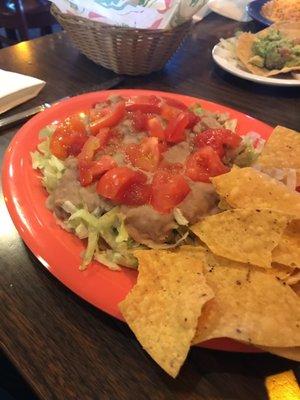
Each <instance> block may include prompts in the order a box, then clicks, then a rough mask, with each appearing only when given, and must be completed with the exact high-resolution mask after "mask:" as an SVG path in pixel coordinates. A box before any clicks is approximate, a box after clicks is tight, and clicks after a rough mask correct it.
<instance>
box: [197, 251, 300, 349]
mask: <svg viewBox="0 0 300 400" xmlns="http://www.w3.org/2000/svg"><path fill="white" fill-rule="evenodd" d="M205 277H206V281H207V283H208V285H209V286H210V287H211V288H212V289H213V291H214V293H215V297H214V298H213V299H212V300H210V301H209V302H208V303H207V304H206V305H205V306H204V307H203V311H202V314H201V316H200V318H199V322H198V327H197V332H196V335H195V337H194V340H193V343H194V344H198V343H201V342H203V341H205V340H208V339H214V338H222V337H228V338H232V339H235V340H238V341H241V342H245V343H250V344H253V345H260V346H269V347H293V346H298V345H299V343H300V298H299V297H298V296H297V295H296V293H294V292H293V290H292V289H291V288H290V287H289V286H288V285H285V284H283V283H281V282H280V281H279V280H277V279H276V278H275V277H274V276H272V275H271V274H269V273H267V272H265V271H263V270H260V269H258V268H257V269H256V268H247V267H246V266H245V265H244V264H241V263H237V262H234V261H230V260H227V259H225V258H222V257H217V256H214V255H213V254H211V253H210V254H208V256H207V267H206V269H205Z"/></svg>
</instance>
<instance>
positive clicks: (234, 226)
mask: <svg viewBox="0 0 300 400" xmlns="http://www.w3.org/2000/svg"><path fill="white" fill-rule="evenodd" d="M287 222H288V219H287V217H286V216H284V215H283V214H282V213H278V212H276V211H271V210H251V209H235V210H228V211H224V212H222V213H219V214H215V215H211V216H209V217H206V218H204V219H203V220H202V221H200V222H198V223H197V224H195V225H193V226H192V227H191V230H192V231H193V232H194V233H195V235H197V236H198V237H199V238H200V239H201V240H202V241H203V242H204V243H205V244H206V245H207V246H208V247H209V249H210V250H211V251H212V252H213V253H214V254H217V255H219V256H222V257H226V258H229V259H230V260H235V261H240V262H243V263H250V264H254V265H258V266H260V267H263V268H271V262H272V254H271V253H272V250H273V249H274V247H276V246H277V245H278V243H279V241H280V238H281V235H282V233H283V231H284V229H285V227H286V225H287Z"/></svg>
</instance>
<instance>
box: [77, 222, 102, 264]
mask: <svg viewBox="0 0 300 400" xmlns="http://www.w3.org/2000/svg"><path fill="white" fill-rule="evenodd" d="M88 231H89V235H88V245H87V248H86V250H85V252H84V256H83V260H82V263H81V266H80V269H81V270H84V269H86V268H87V266H88V265H89V263H90V262H91V261H92V259H93V258H94V254H95V251H96V249H97V248H98V239H99V232H98V231H97V230H96V229H94V228H93V227H92V226H90V227H89V230H88Z"/></svg>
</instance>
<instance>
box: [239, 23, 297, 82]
mask: <svg viewBox="0 0 300 400" xmlns="http://www.w3.org/2000/svg"><path fill="white" fill-rule="evenodd" d="M273 29H275V30H277V31H279V32H280V33H281V34H282V36H283V37H284V38H287V39H290V40H294V41H296V42H298V41H299V39H300V22H278V23H277V24H273V25H271V26H270V27H269V28H266V29H263V30H262V31H260V32H258V33H256V34H253V33H250V32H243V33H242V34H241V35H240V36H239V37H238V39H237V43H236V55H237V57H238V59H239V61H240V62H241V63H242V65H243V66H244V67H245V69H246V70H247V71H249V72H252V73H253V74H255V75H261V76H266V77H268V76H274V75H278V74H284V73H288V72H292V71H298V70H300V64H299V65H295V66H293V67H284V68H282V69H273V70H269V69H267V68H265V67H258V66H256V65H254V64H252V63H251V62H250V60H251V58H252V57H253V56H254V53H253V50H252V47H253V44H254V42H255V41H256V40H257V39H259V38H263V37H265V36H266V35H268V34H269V32H270V30H273Z"/></svg>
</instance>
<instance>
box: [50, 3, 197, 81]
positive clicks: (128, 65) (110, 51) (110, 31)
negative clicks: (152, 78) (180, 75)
mask: <svg viewBox="0 0 300 400" xmlns="http://www.w3.org/2000/svg"><path fill="white" fill-rule="evenodd" d="M51 12H52V14H53V15H54V17H55V18H56V19H57V21H58V22H59V24H60V25H61V26H62V27H63V28H64V29H65V31H66V32H67V33H68V35H69V36H70V38H71V40H72V42H73V43H74V44H75V46H76V47H77V48H78V49H79V50H80V51H81V52H82V53H83V54H85V55H86V56H87V57H88V58H89V59H90V60H92V61H94V62H95V63H96V64H99V65H101V66H102V67H105V68H108V69H110V70H113V71H114V72H116V73H118V74H127V75H146V74H149V73H150V72H153V71H158V70H160V69H161V68H163V66H164V65H165V64H166V62H167V61H168V60H169V59H170V58H171V56H172V55H173V54H174V53H175V51H176V50H177V49H178V47H179V46H180V45H181V43H182V41H183V39H184V38H185V36H186V35H187V33H188V32H189V30H190V27H191V24H192V21H191V20H189V21H187V22H185V23H183V24H181V25H179V26H177V27H176V28H173V29H168V30H162V29H155V30H154V29H136V28H128V27H120V26H112V25H108V24H104V23H102V22H99V21H91V20H88V19H86V18H82V17H78V16H75V15H71V14H63V13H61V12H60V10H59V9H58V8H57V7H56V6H55V5H54V4H52V6H51Z"/></svg>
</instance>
